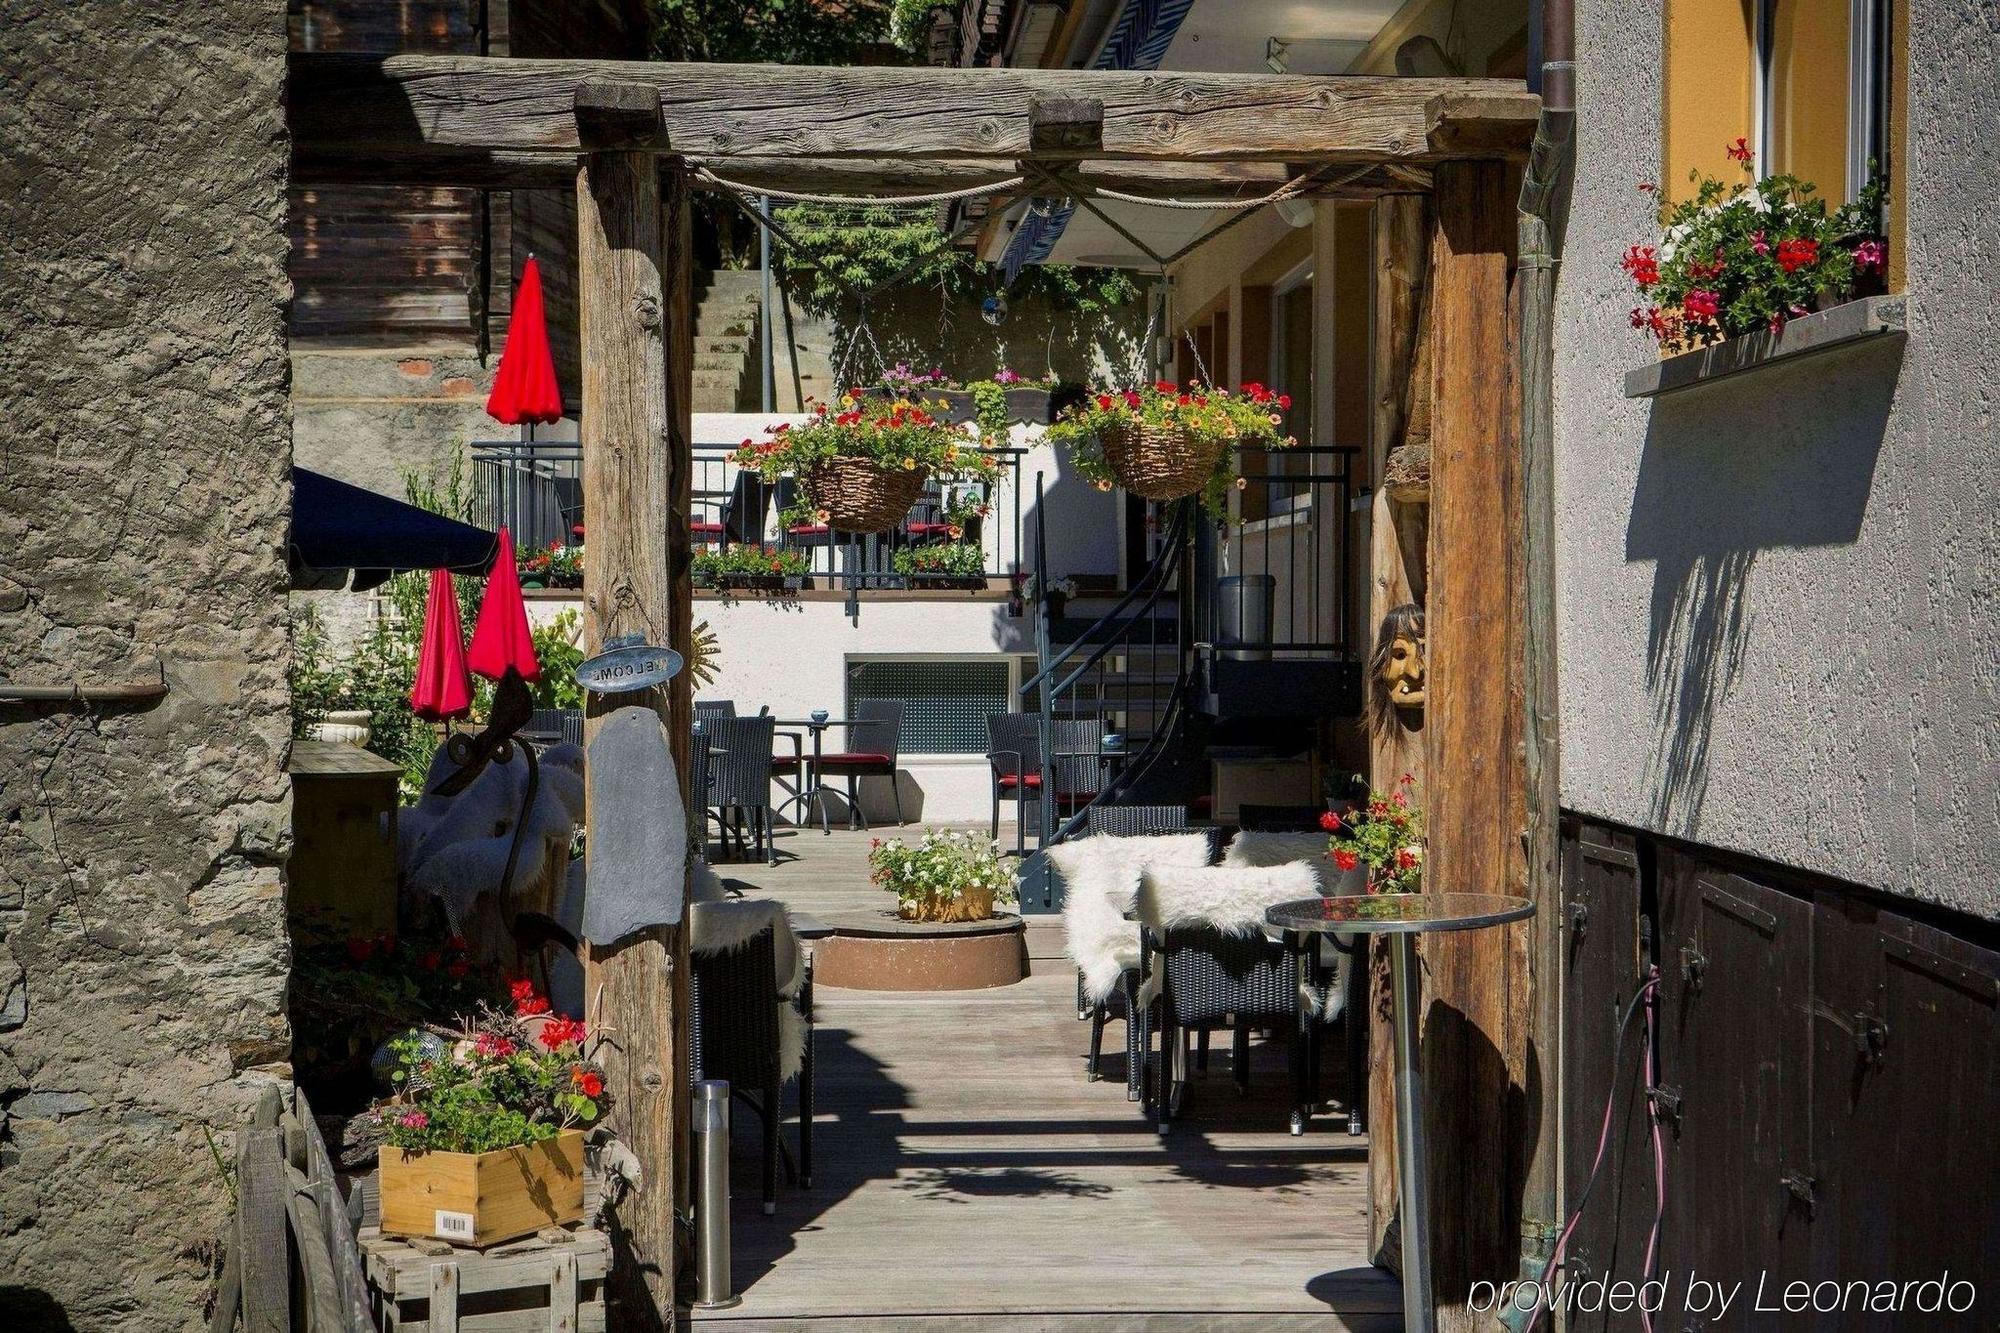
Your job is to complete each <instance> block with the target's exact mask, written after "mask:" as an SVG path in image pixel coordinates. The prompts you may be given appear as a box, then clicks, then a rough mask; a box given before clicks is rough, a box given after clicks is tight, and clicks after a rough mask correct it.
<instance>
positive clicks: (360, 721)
mask: <svg viewBox="0 0 2000 1333" xmlns="http://www.w3.org/2000/svg"><path fill="white" fill-rule="evenodd" d="M372 720H373V718H372V715H371V714H370V713H369V712H368V710H367V709H365V708H336V709H334V710H333V711H332V712H329V713H328V714H327V715H326V718H325V720H323V721H320V722H314V723H311V724H310V725H308V726H307V727H306V736H307V737H308V738H310V739H312V740H316V741H332V742H333V743H334V744H336V745H355V746H359V747H361V748H362V749H366V748H367V747H368V740H369V736H370V732H369V724H370V722H371V721H372Z"/></svg>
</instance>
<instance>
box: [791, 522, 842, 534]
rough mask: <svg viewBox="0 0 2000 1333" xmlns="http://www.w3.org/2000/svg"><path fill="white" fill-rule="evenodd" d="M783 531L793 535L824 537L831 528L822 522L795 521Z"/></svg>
mask: <svg viewBox="0 0 2000 1333" xmlns="http://www.w3.org/2000/svg"><path fill="white" fill-rule="evenodd" d="M785 531H786V532H789V533H791V534H792V535H793V536H794V537H824V536H826V534H827V533H829V532H831V531H832V529H831V528H829V527H827V525H826V524H824V523H795V524H793V525H792V526H791V527H789V528H786V529H785Z"/></svg>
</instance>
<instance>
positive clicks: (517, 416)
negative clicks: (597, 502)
mask: <svg viewBox="0 0 2000 1333" xmlns="http://www.w3.org/2000/svg"><path fill="white" fill-rule="evenodd" d="M486 413H487V415H488V416H490V417H492V418H493V419H494V420H495V421H504V422H507V423H508V424H509V425H513V426H518V425H520V424H521V423H523V422H527V421H539V422H543V423H547V422H551V421H559V420H561V419H562V414H563V406H562V390H561V389H560V388H558V387H557V386H556V363H555V359H554V358H553V357H551V356H550V355H549V329H548V322H547V320H546V319H545V318H544V317H543V315H542V270H541V268H540V267H539V266H537V264H536V263H535V260H534V257H533V256H530V257H529V259H528V262H527V263H525V264H523V265H522V266H521V286H520V289H519V290H517V291H516V292H515V293H514V315H513V318H511V319H509V320H508V321H507V345H506V346H505V347H503V348H501V349H500V369H499V371H498V372H497V373H495V375H494V376H493V392H492V393H490V394H488V395H487V397H486Z"/></svg>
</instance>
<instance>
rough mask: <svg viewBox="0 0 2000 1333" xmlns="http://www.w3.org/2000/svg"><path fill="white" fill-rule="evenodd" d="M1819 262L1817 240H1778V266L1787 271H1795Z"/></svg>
mask: <svg viewBox="0 0 2000 1333" xmlns="http://www.w3.org/2000/svg"><path fill="white" fill-rule="evenodd" d="M1818 262H1819V242H1818V241H1779V242H1778V267H1779V268H1781V269H1783V270H1785V272H1787V273H1796V272H1797V271H1798V270H1800V269H1802V268H1806V267H1808V266H1810V265H1813V264H1817V263H1818Z"/></svg>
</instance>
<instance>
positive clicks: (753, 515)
mask: <svg viewBox="0 0 2000 1333" xmlns="http://www.w3.org/2000/svg"><path fill="white" fill-rule="evenodd" d="M734 452H735V450H734V447H733V446H723V445H700V444H698V445H696V446H695V447H694V477H693V479H692V486H691V490H692V492H693V513H692V514H691V515H690V522H691V524H692V525H693V529H694V530H693V533H692V536H693V544H694V546H695V548H696V549H697V550H702V549H709V550H717V551H721V550H727V549H728V548H730V547H732V546H741V545H746V544H757V545H762V546H766V547H769V548H773V549H778V548H783V549H786V550H791V551H797V552H799V553H800V554H802V555H804V556H805V557H806V560H807V573H806V575H805V577H806V578H808V579H810V580H811V581H812V583H811V586H814V587H841V588H846V589H848V590H849V591H850V592H855V591H859V590H861V589H864V588H909V589H922V588H951V587H962V586H965V585H966V584H967V583H969V582H975V581H977V582H983V581H986V580H992V579H1002V580H1005V579H1011V578H1012V577H1013V576H1014V575H1015V574H1016V573H1017V572H1018V571H1019V570H1020V569H1021V568H1022V567H1023V558H1022V557H1023V552H1022V546H1021V533H1022V520H1023V515H1024V512H1025V507H1026V506H1025V501H1024V497H1023V496H1022V493H1021V459H1022V457H1023V455H1025V453H1026V452H1027V451H1026V450H1025V449H1019V448H998V449H983V450H982V451H981V452H983V453H985V454H986V455H987V456H988V457H989V458H992V459H994V460H996V462H997V463H998V475H997V476H996V477H995V478H994V479H993V480H992V481H988V482H980V483H963V484H960V483H943V484H940V483H936V482H933V483H932V484H931V485H930V486H929V487H927V488H926V490H925V493H924V496H923V498H922V499H920V500H919V501H918V502H917V503H916V504H915V505H913V506H912V507H911V509H910V513H909V516H908V517H907V518H906V520H905V521H904V522H903V523H902V524H901V525H899V526H898V527H896V528H894V529H892V530H890V531H888V532H886V533H872V534H866V535H862V534H855V533H842V532H832V531H828V530H827V529H825V528H823V527H819V526H817V525H814V524H787V523H785V521H784V519H783V511H784V509H785V507H786V506H787V505H788V504H789V502H790V500H791V496H792V493H793V492H792V484H791V483H790V482H789V481H779V482H777V483H775V484H770V485H766V484H764V483H761V482H759V481H757V480H756V479H755V477H754V476H749V475H745V474H743V473H742V470H741V469H739V468H738V467H737V466H736V465H735V464H734V463H732V462H730V461H729V456H730V454H732V453H734ZM471 456H472V463H473V497H474V498H473V512H474V519H475V521H476V522H478V523H480V524H482V525H484V526H486V527H498V526H499V525H500V524H502V523H504V524H506V525H507V527H508V528H509V529H510V530H511V531H512V533H513V534H514V544H515V547H516V548H517V549H520V550H526V549H529V548H532V547H547V546H548V545H550V544H551V543H559V544H563V545H567V544H570V543H572V542H576V541H579V540H582V541H584V542H585V544H586V546H587V545H588V536H587V534H588V528H589V525H588V522H587V520H586V517H585V515H584V512H583V452H582V449H581V447H580V446H579V445H577V444H576V443H574V442H555V441H519V440H508V441H493V442H488V441H477V442H474V443H473V444H472V445H471ZM968 503H970V504H984V505H985V506H986V508H987V513H986V514H985V515H984V516H983V517H981V518H978V519H975V520H973V521H972V522H971V523H970V524H968V525H966V526H965V527H964V528H963V529H962V533H961V536H959V537H957V538H953V537H951V536H950V534H949V533H948V532H947V531H946V530H945V529H944V519H945V516H946V511H947V509H949V508H951V507H952V506H953V505H954V504H958V505H961V506H962V505H964V504H968ZM953 541H959V542H966V543H977V544H978V546H979V548H980V553H981V560H980V569H979V572H978V573H977V574H976V575H974V574H971V573H967V574H962V575H938V574H927V573H919V572H911V571H909V570H908V569H907V567H906V568H904V569H898V568H897V564H898V559H897V557H898V556H899V555H901V554H902V553H904V552H906V551H911V550H915V549H918V548H922V547H934V546H939V545H943V544H946V543H948V542H953ZM905 563H906V564H907V562H905Z"/></svg>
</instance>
